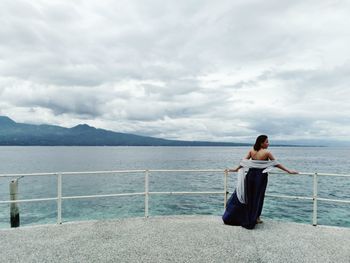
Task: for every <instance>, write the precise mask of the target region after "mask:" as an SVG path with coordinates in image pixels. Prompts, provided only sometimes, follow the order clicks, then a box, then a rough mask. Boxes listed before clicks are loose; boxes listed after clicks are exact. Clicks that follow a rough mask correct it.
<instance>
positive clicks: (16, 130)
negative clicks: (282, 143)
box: [0, 116, 251, 146]
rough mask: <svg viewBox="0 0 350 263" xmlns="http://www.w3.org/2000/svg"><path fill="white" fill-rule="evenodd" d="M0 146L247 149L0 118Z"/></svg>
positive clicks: (224, 144) (238, 144)
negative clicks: (222, 147)
mask: <svg viewBox="0 0 350 263" xmlns="http://www.w3.org/2000/svg"><path fill="white" fill-rule="evenodd" d="M0 145H14V146H15V145H17V146H19V145H21V146H36V145H37V146H248V145H251V144H247V143H233V142H232V143H230V142H208V141H179V140H166V139H161V138H155V137H147V136H140V135H135V134H129V133H120V132H114V131H109V130H104V129H98V128H95V127H91V126H89V125H87V124H79V125H77V126H75V127H72V128H65V127H61V126H56V125H47V124H42V125H34V124H25V123H17V122H15V121H14V120H12V119H10V118H9V117H6V116H0Z"/></svg>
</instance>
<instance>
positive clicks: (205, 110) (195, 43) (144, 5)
mask: <svg viewBox="0 0 350 263" xmlns="http://www.w3.org/2000/svg"><path fill="white" fill-rule="evenodd" d="M349 17H350V2H349V1H347V0H344V1H337V0H330V1H326V0H315V1H309V0H302V1H298V0H295V1H287V0H286V1H281V0H266V1H261V0H235V1H231V0H220V1H212V0H177V1H170V0H169V1H167V0H139V1H137V0H125V1H124V0H115V1H110V0H103V1H88V0H81V1H70V0H69V1H68V0H67V1H62V0H60V1H54V0H45V1H40V0H34V1H25V0H23V1H18V0H1V2H0V22H1V23H0V24H1V27H0V115H6V116H9V117H10V118H12V119H14V120H15V121H17V122H26V123H35V124H42V123H46V124H55V125H61V126H65V127H72V126H75V125H77V124H79V123H87V124H90V125H92V126H95V127H99V128H105V129H110V130H114V131H120V132H128V133H135V134H141V135H148V136H156V137H162V138H168V139H183V140H210V141H250V140H252V138H255V137H256V136H257V135H258V134H261V133H266V134H268V135H269V137H270V139H274V140H300V139H319V140H325V139H334V140H346V141H350V87H349V83H350V52H349V51H350V50H349V47H350V30H349V28H350V19H349Z"/></svg>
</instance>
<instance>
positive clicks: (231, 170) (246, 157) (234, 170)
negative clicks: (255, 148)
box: [228, 151, 251, 172]
mask: <svg viewBox="0 0 350 263" xmlns="http://www.w3.org/2000/svg"><path fill="white" fill-rule="evenodd" d="M250 156H251V151H249V152H248V153H247V155H246V156H245V157H244V159H247V160H249V159H250ZM242 167H243V166H242V165H238V167H237V168H236V169H228V171H229V172H238V170H239V169H241V168H242Z"/></svg>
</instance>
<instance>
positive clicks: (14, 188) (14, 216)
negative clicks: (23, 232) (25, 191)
mask: <svg viewBox="0 0 350 263" xmlns="http://www.w3.org/2000/svg"><path fill="white" fill-rule="evenodd" d="M17 196H18V179H14V180H12V181H11V182H10V200H11V201H13V200H18V198H17ZM10 222H11V227H19V225H20V220H19V208H18V204H17V203H11V205H10Z"/></svg>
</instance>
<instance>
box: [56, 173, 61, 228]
mask: <svg viewBox="0 0 350 263" xmlns="http://www.w3.org/2000/svg"><path fill="white" fill-rule="evenodd" d="M57 224H62V174H61V173H59V174H57Z"/></svg>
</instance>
